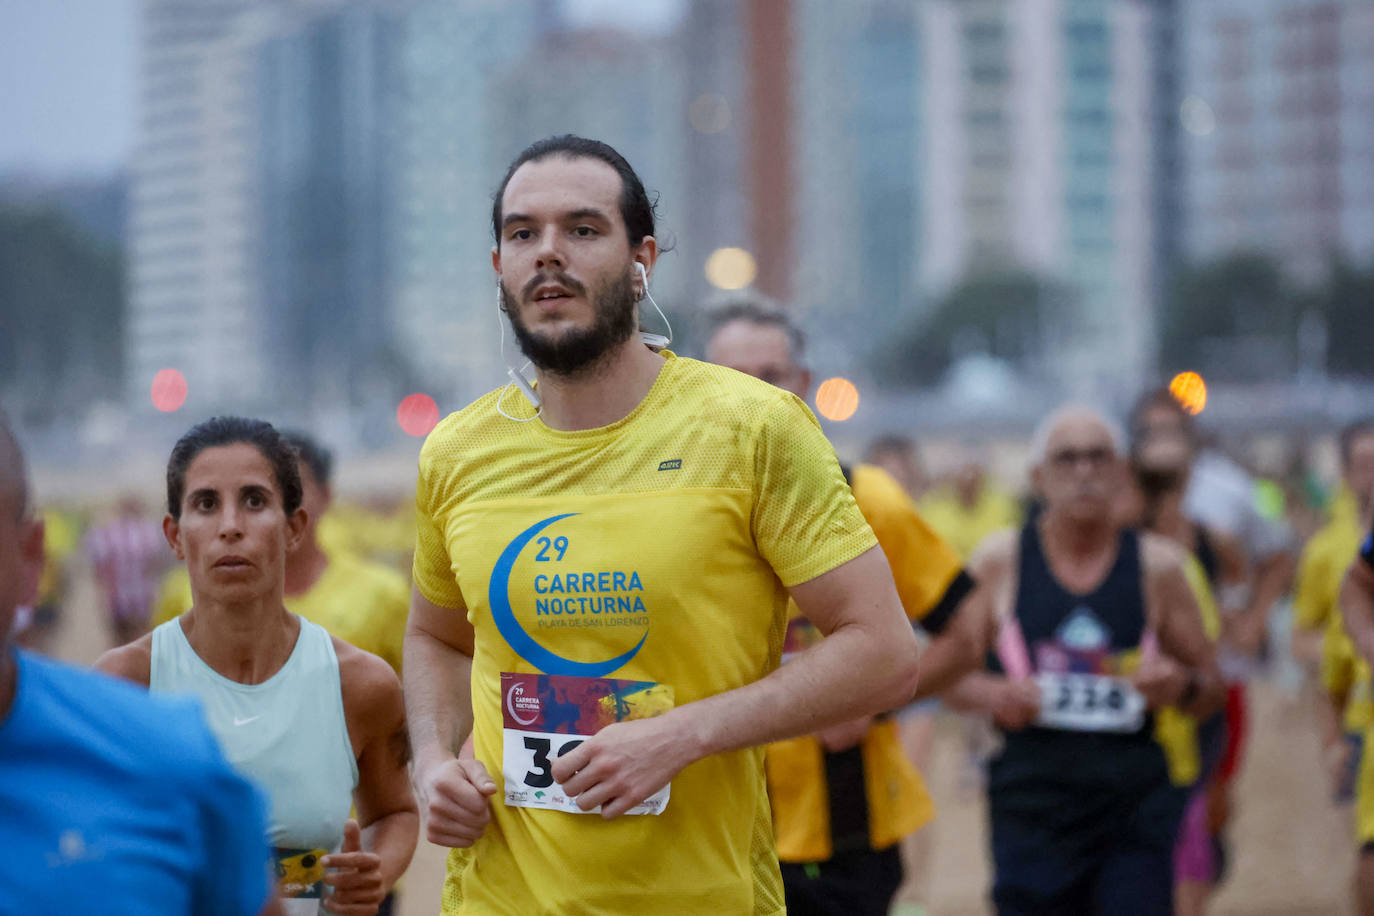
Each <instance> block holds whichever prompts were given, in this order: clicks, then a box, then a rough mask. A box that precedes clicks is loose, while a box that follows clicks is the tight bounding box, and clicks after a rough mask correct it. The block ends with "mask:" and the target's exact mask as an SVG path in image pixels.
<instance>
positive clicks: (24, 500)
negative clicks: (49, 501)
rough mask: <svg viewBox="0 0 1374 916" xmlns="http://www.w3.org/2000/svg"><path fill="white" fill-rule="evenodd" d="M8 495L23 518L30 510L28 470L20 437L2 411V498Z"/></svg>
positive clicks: (0, 428)
mask: <svg viewBox="0 0 1374 916" xmlns="http://www.w3.org/2000/svg"><path fill="white" fill-rule="evenodd" d="M5 495H8V496H9V498H10V499H11V500H12V501H13V503H14V511H15V514H16V517H17V518H21V519H22V518H23V517H24V514H25V513H26V512H27V511H28V508H29V479H28V468H27V466H26V465H25V463H24V450H23V449H21V448H20V447H19V437H18V436H16V435H15V434H14V430H13V429H12V428H11V427H10V421H9V418H8V417H6V416H5V412H4V411H3V410H0V497H4V496H5Z"/></svg>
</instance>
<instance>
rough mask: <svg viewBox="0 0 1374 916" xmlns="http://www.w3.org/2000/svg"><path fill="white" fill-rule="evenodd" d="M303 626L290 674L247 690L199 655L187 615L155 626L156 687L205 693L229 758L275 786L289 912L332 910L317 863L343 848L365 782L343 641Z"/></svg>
mask: <svg viewBox="0 0 1374 916" xmlns="http://www.w3.org/2000/svg"><path fill="white" fill-rule="evenodd" d="M300 623H301V631H300V636H299V637H298V638H297V639H296V646H295V648H294V649H293V650H292V651H291V656H290V658H288V659H287V660H286V664H285V665H283V666H282V667H281V670H280V671H278V672H277V673H276V674H274V675H272V676H271V677H270V678H268V679H267V680H266V681H264V682H262V683H261V684H240V683H238V682H237V681H232V680H230V679H229V678H226V677H224V676H223V675H221V674H219V673H218V672H216V671H215V670H214V669H212V668H211V667H210V666H209V665H207V664H206V663H205V662H204V661H203V660H202V659H201V657H200V656H199V655H197V654H196V652H195V650H194V649H192V648H191V644H190V642H189V641H187V639H186V634H185V633H184V632H182V629H181V620H180V619H179V618H174V619H172V620H169V621H168V622H166V623H164V624H162V625H161V626H159V627H158V628H157V629H155V630H153V653H152V671H151V677H150V679H149V685H148V686H149V689H150V690H151V691H153V692H154V693H182V694H186V693H189V694H194V695H195V696H197V697H199V698H200V700H201V702H202V703H203V704H204V707H205V716H206V719H207V721H208V722H209V725H210V730H211V731H212V732H214V733H215V736H216V737H218V738H219V741H220V744H221V745H222V746H223V748H224V754H225V756H226V757H227V758H228V759H229V762H230V763H232V764H233V765H234V766H235V767H237V768H238V769H239V771H240V772H242V773H243V774H244V775H246V776H248V777H249V778H251V779H252V780H254V781H255V782H256V783H257V784H258V785H259V786H260V787H261V788H263V789H264V790H266V792H267V794H268V796H269V798H270V799H271V812H270V816H269V818H268V841H269V842H270V843H271V845H272V846H273V847H274V848H275V859H276V871H277V878H278V880H279V883H280V885H281V888H282V893H283V896H284V898H285V899H283V901H282V902H283V904H285V908H286V912H287V913H288V914H290V916H297V914H301V916H304V914H314V913H316V912H317V911H318V912H324V910H323V909H319V903H320V901H319V895H320V893H321V892H322V890H323V888H321V887H320V886H319V884H318V876H320V875H322V874H323V870H322V868H321V867H320V866H319V864H318V860H319V857H320V855H321V854H322V852H328V851H333V850H336V849H338V848H339V846H340V844H341V843H342V841H343V828H344V822H345V821H347V820H348V815H349V811H350V809H351V807H352V804H353V790H354V788H355V787H356V786H357V784H358V762H357V760H356V759H355V758H354V756H353V745H352V744H351V743H350V741H349V739H348V723H347V720H346V719H345V718H344V708H343V692H342V689H341V687H340V684H339V659H338V656H337V655H335V654H334V644H333V642H332V641H331V640H330V637H329V633H328V632H326V631H325V629H324V628H323V627H321V626H319V625H317V624H314V623H311V622H310V621H308V620H305V619H304V618H300ZM291 895H297V896H295V897H294V898H293V897H292V896H291Z"/></svg>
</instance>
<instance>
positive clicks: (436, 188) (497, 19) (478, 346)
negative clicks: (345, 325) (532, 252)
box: [390, 0, 552, 409]
mask: <svg viewBox="0 0 1374 916" xmlns="http://www.w3.org/2000/svg"><path fill="white" fill-rule="evenodd" d="M551 6H552V5H551V4H550V3H549V2H538V3H536V2H530V3H508V2H505V0H422V2H419V3H417V4H416V5H415V7H414V9H413V10H412V11H411V12H410V13H409V15H408V16H407V17H406V20H405V23H404V25H403V34H402V39H401V42H402V43H401V51H400V58H399V62H400V98H399V104H398V106H397V111H396V113H395V122H396V134H395V136H394V139H393V144H394V149H393V153H392V154H393V156H394V167H395V175H396V183H395V193H396V201H395V220H396V221H395V224H394V226H393V233H392V238H391V242H390V252H391V259H392V263H393V268H394V269H393V272H392V276H391V280H390V283H391V298H392V302H393V307H394V319H393V320H394V326H393V327H394V334H395V335H396V340H397V343H398V345H399V347H400V350H401V352H402V353H403V354H405V357H406V359H407V360H408V361H410V362H411V363H412V365H413V366H414V367H415V369H416V371H417V372H418V373H419V374H420V376H421V378H422V379H424V380H426V381H427V382H429V383H430V384H432V385H433V386H435V390H434V395H435V397H436V398H437V399H438V400H439V403H440V405H441V406H442V407H443V408H444V409H454V408H456V407H459V406H461V405H462V404H463V403H464V402H465V400H466V399H468V398H471V397H473V396H474V395H476V394H478V393H480V392H482V391H485V390H487V389H489V388H492V387H494V386H495V385H497V384H499V383H500V382H501V381H502V380H503V378H504V374H505V369H504V368H502V366H501V362H500V356H499V351H498V339H497V313H496V294H495V281H494V278H493V275H492V270H491V262H490V260H489V257H488V255H487V252H489V251H490V249H491V229H490V225H491V218H490V214H491V192H492V190H493V189H494V187H495V183H496V181H497V180H498V179H499V178H500V172H501V170H502V169H504V168H505V164H506V161H507V160H506V158H503V152H502V151H501V150H499V149H498V144H497V143H496V142H495V141H494V139H493V133H492V132H493V125H494V124H496V123H497V122H498V120H499V118H500V113H499V112H496V111H494V110H493V99H492V97H491V92H490V87H489V83H490V81H491V79H492V75H493V74H494V73H496V72H498V71H500V70H502V69H503V68H504V67H506V66H507V65H508V64H509V62H510V61H511V60H513V59H516V58H519V57H520V56H521V55H523V54H524V52H525V50H526V49H527V48H528V47H529V46H530V44H531V43H533V42H534V41H536V40H537V39H538V35H539V33H540V30H541V29H542V28H543V27H544V26H543V25H542V24H543V23H546V22H547V21H548V20H549V18H550V16H551V13H552V10H551ZM507 346H508V347H510V348H511V350H512V351H514V346H513V344H511V342H510V341H507ZM511 359H512V360H513V359H515V357H514V356H512V357H511Z"/></svg>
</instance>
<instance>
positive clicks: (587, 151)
mask: <svg viewBox="0 0 1374 916" xmlns="http://www.w3.org/2000/svg"><path fill="white" fill-rule="evenodd" d="M550 156H562V157H563V158H564V159H597V160H599V161H601V162H604V163H606V164H607V165H609V166H610V167H611V168H613V169H615V172H616V174H617V175H619V176H620V218H621V220H622V221H623V222H624V223H625V234H626V235H627V236H629V239H630V247H634V246H635V245H638V244H639V243H640V242H642V241H644V237H645V236H647V235H656V233H655V228H654V227H655V217H656V214H655V209H654V204H653V202H652V201H650V200H649V195H648V192H646V191H645V190H644V182H642V181H640V180H639V176H638V175H637V174H635V170H634V169H633V168H631V167H630V163H628V162H626V161H625V157H624V156H622V155H620V153H618V152H616V151H615V149H613V148H612V147H611V146H610V145H608V144H606V143H602V142H601V141H600V140H588V139H587V138H585V137H577V136H574V135H573V134H563V135H561V136H557V137H545V138H544V139H543V140H539V141H537V142H535V143H531V144H530V145H529V146H527V147H525V148H524V149H523V150H522V151H521V152H520V155H518V156H516V157H515V159H514V160H513V161H512V162H511V164H510V168H508V169H506V176H505V177H504V178H502V179H501V186H500V187H499V188H497V189H496V196H495V198H494V199H493V200H492V204H491V235H492V238H493V239H495V240H496V246H497V247H498V248H499V247H501V219H502V213H501V198H502V197H504V196H505V193H506V185H508V184H510V180H511V176H512V175H514V174H515V172H516V170H517V169H519V168H520V166H522V165H524V164H525V163H527V162H538V161H539V160H541V159H547V158H549V157H550Z"/></svg>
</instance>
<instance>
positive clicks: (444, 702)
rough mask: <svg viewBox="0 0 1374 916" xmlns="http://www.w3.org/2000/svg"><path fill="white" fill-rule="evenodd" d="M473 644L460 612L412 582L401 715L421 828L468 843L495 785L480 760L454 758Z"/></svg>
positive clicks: (462, 730) (467, 724) (463, 729)
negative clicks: (412, 759) (405, 726)
mask: <svg viewBox="0 0 1374 916" xmlns="http://www.w3.org/2000/svg"><path fill="white" fill-rule="evenodd" d="M473 651H474V634H473V630H472V625H471V624H470V623H468V619H467V613H466V611H465V610H464V609H463V608H450V607H443V606H441V605H438V604H435V603H434V602H432V601H430V600H429V599H428V598H426V597H425V596H424V595H423V594H421V593H420V591H419V589H416V590H415V591H414V592H413V593H412V595H411V599H410V617H409V618H408V620H407V621H406V635H405V671H406V674H407V676H406V678H405V682H404V686H405V698H406V719H407V721H408V722H409V725H410V744H411V748H412V749H413V753H414V755H415V782H416V784H417V787H418V788H419V790H420V803H421V806H422V808H423V814H424V816H425V822H426V834H427V836H428V838H429V841H430V842H431V843H435V844H437V845H440V846H457V847H464V846H471V845H472V844H473V843H474V842H475V841H476V840H477V838H478V837H479V836H481V834H482V831H483V830H484V829H486V825H487V822H488V821H489V820H490V819H491V810H490V808H489V805H488V799H489V798H490V797H491V795H492V794H494V793H495V791H496V783H495V781H494V780H492V778H491V776H490V774H488V773H487V771H486V767H484V766H483V765H482V764H481V763H480V762H479V761H477V760H473V759H465V760H461V761H460V760H459V759H458V751H459V749H460V748H461V747H462V744H463V741H464V740H465V739H466V738H467V736H468V734H469V732H471V731H472V684H471V677H472V655H473Z"/></svg>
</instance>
